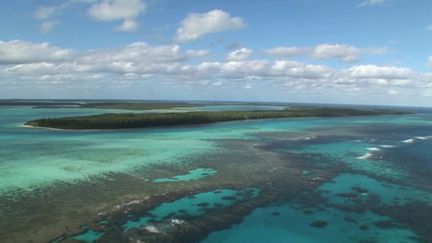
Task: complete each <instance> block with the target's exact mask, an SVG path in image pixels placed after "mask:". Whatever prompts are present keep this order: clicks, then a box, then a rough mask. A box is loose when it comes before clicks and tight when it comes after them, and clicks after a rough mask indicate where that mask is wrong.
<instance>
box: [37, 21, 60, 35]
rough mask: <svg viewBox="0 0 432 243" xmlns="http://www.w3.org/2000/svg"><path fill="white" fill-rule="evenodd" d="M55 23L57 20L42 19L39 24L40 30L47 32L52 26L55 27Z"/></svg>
mask: <svg viewBox="0 0 432 243" xmlns="http://www.w3.org/2000/svg"><path fill="white" fill-rule="evenodd" d="M57 24H58V22H57V21H43V22H42V23H41V24H40V30H41V31H42V32H43V33H48V32H50V31H51V30H53V29H54V27H56V25H57Z"/></svg>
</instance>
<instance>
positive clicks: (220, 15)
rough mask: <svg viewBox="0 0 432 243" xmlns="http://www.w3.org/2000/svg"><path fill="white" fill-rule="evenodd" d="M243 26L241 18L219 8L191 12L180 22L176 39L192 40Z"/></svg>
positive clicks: (182, 40) (181, 40)
mask: <svg viewBox="0 0 432 243" xmlns="http://www.w3.org/2000/svg"><path fill="white" fill-rule="evenodd" d="M244 26H245V24H244V22H243V19H242V18H240V17H232V16H231V15H230V14H229V13H227V12H224V11H222V10H219V9H215V10H212V11H209V12H206V13H191V14H189V15H188V16H187V17H186V18H185V19H184V20H183V21H182V22H181V25H180V27H179V28H178V29H177V37H176V39H177V40H178V41H180V42H185V41H194V40H197V39H199V38H200V37H202V36H204V35H207V34H211V33H217V32H223V31H230V30H237V29H241V28H243V27H244Z"/></svg>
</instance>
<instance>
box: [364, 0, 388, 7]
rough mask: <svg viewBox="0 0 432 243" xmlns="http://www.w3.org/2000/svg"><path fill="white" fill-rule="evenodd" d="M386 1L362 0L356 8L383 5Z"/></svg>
mask: <svg viewBox="0 0 432 243" xmlns="http://www.w3.org/2000/svg"><path fill="white" fill-rule="evenodd" d="M385 2H386V0H364V1H362V2H361V3H360V4H359V5H358V6H359V7H367V6H377V5H383V4H384V3H385Z"/></svg>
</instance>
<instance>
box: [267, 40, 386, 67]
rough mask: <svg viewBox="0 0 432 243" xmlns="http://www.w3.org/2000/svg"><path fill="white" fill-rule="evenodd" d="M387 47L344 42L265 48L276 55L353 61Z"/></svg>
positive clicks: (383, 50)
mask: <svg viewBox="0 0 432 243" xmlns="http://www.w3.org/2000/svg"><path fill="white" fill-rule="evenodd" d="M388 51H389V50H388V48H387V47H367V48H358V47H355V46H350V45H344V44H320V45H317V46H315V47H297V46H280V47H275V48H271V49H267V50H264V53H266V54H267V55H270V56H275V57H294V56H299V55H308V56H310V57H312V58H315V59H337V60H339V61H342V62H346V63H351V62H357V61H359V60H360V57H361V55H382V54H384V53H387V52H388Z"/></svg>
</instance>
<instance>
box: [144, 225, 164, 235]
mask: <svg viewBox="0 0 432 243" xmlns="http://www.w3.org/2000/svg"><path fill="white" fill-rule="evenodd" d="M144 229H145V230H147V231H148V232H151V233H160V231H159V229H158V228H156V226H154V225H147V226H146V227H144Z"/></svg>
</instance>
